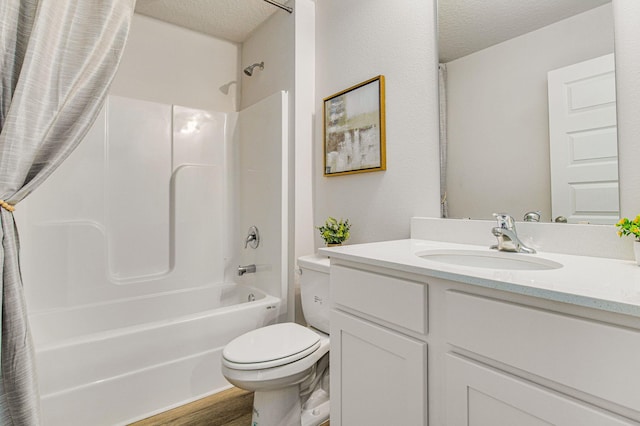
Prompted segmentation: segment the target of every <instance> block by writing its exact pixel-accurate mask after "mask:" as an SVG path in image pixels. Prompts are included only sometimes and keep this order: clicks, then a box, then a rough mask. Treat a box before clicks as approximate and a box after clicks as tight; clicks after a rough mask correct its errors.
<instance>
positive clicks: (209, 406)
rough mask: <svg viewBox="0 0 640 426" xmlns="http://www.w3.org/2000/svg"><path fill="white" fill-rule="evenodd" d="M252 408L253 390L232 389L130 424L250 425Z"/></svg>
mask: <svg viewBox="0 0 640 426" xmlns="http://www.w3.org/2000/svg"><path fill="white" fill-rule="evenodd" d="M252 407H253V392H248V391H245V390H242V389H238V388H231V389H229V390H226V391H224V392H220V393H217V394H215V395H211V396H209V397H206V398H203V399H200V400H198V401H194V402H192V403H190V404H186V405H183V406H180V407H177V408H174V409H173V410H169V411H165V412H164V413H160V414H157V415H155V416H153V417H149V418H146V419H144V420H141V421H139V422H135V423H132V424H131V425H129V426H250V425H251V409H252ZM322 426H330V425H329V422H328V421H327V422H326V423H323V424H322Z"/></svg>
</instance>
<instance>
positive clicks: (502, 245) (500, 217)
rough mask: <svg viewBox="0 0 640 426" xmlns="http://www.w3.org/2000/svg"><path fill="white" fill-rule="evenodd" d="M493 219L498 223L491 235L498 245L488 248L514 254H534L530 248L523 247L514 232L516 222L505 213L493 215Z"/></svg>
mask: <svg viewBox="0 0 640 426" xmlns="http://www.w3.org/2000/svg"><path fill="white" fill-rule="evenodd" d="M493 217H495V218H496V220H497V221H498V226H496V227H495V228H493V229H492V230H491V233H492V234H493V235H495V236H496V238H497V239H498V244H496V245H493V246H491V247H490V248H492V249H495V250H499V251H511V252H515V253H535V252H536V251H535V250H534V249H532V248H531V247H527V246H526V245H524V243H523V242H522V241H520V238H518V234H517V232H516V222H515V221H514V220H513V217H511V216H509V215H508V214H506V213H494V214H493Z"/></svg>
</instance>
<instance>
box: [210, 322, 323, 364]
mask: <svg viewBox="0 0 640 426" xmlns="http://www.w3.org/2000/svg"><path fill="white" fill-rule="evenodd" d="M319 347H320V336H319V335H318V334H317V333H314V332H313V331H311V330H309V329H308V328H307V327H303V326H301V325H299V324H295V323H281V324H274V325H270V326H267V327H262V328H259V329H256V330H252V331H250V332H248V333H245V334H243V335H242V336H239V337H237V338H236V339H234V340H232V341H231V342H229V344H227V345H226V346H225V348H224V350H223V352H222V363H223V365H224V366H226V367H228V368H232V369H236V370H261V369H266V368H273V367H279V366H282V365H286V364H290V363H293V362H296V361H298V360H300V359H302V358H305V357H307V356H309V355H310V354H312V353H313V352H315V351H316V350H318V348H319Z"/></svg>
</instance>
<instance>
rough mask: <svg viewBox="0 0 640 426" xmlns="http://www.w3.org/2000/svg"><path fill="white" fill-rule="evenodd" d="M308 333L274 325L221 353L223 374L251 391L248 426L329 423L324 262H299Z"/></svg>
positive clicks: (315, 258) (288, 325)
mask: <svg viewBox="0 0 640 426" xmlns="http://www.w3.org/2000/svg"><path fill="white" fill-rule="evenodd" d="M298 266H299V267H300V270H301V272H302V274H301V276H300V292H301V298H302V311H303V312H304V315H305V318H306V320H307V323H308V324H309V327H303V326H301V325H299V324H296V323H282V324H274V325H270V326H267V327H262V328H259V329H256V330H252V331H250V332H248V333H245V334H243V335H242V336H240V337H237V338H236V339H234V340H232V341H231V342H229V344H228V345H227V346H225V348H224V350H223V351H222V374H223V375H224V376H225V377H226V379H227V380H228V381H229V382H230V383H232V384H234V385H235V386H237V387H239V388H242V389H246V390H249V391H254V392H255V394H254V400H253V419H252V422H251V425H252V426H294V425H295V426H318V425H320V424H321V423H323V422H325V421H326V420H328V419H329V259H328V258H326V257H320V256H317V255H311V256H303V257H300V258H299V259H298Z"/></svg>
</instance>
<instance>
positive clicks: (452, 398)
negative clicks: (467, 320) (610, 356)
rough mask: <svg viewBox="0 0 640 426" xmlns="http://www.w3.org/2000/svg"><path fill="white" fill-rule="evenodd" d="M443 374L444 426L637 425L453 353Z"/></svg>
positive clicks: (448, 356) (447, 356) (449, 355)
mask: <svg viewBox="0 0 640 426" xmlns="http://www.w3.org/2000/svg"><path fill="white" fill-rule="evenodd" d="M446 376H447V379H446V416H447V422H446V424H447V426H470V425H473V426H512V425H518V426H543V425H544V426H547V425H557V426H575V425H580V426H610V425H611V426H613V425H615V426H620V425H637V423H635V422H632V421H631V420H624V419H622V418H621V417H617V416H615V415H613V414H609V413H607V412H604V411H602V410H600V409H598V408H596V407H593V406H590V405H587V404H584V403H581V402H578V401H577V400H574V399H571V398H569V397H568V396H565V395H562V394H560V393H557V392H553V391H551V390H548V389H545V388H543V387H540V386H537V385H534V384H531V383H528V382H525V381H522V380H519V379H517V378H515V377H513V376H510V375H507V374H506V373H501V372H499V371H498V370H495V369H493V368H490V367H487V366H484V365H481V364H477V363H475V362H473V361H469V360H467V359H464V358H461V357H459V356H456V355H453V354H447V355H446Z"/></svg>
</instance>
